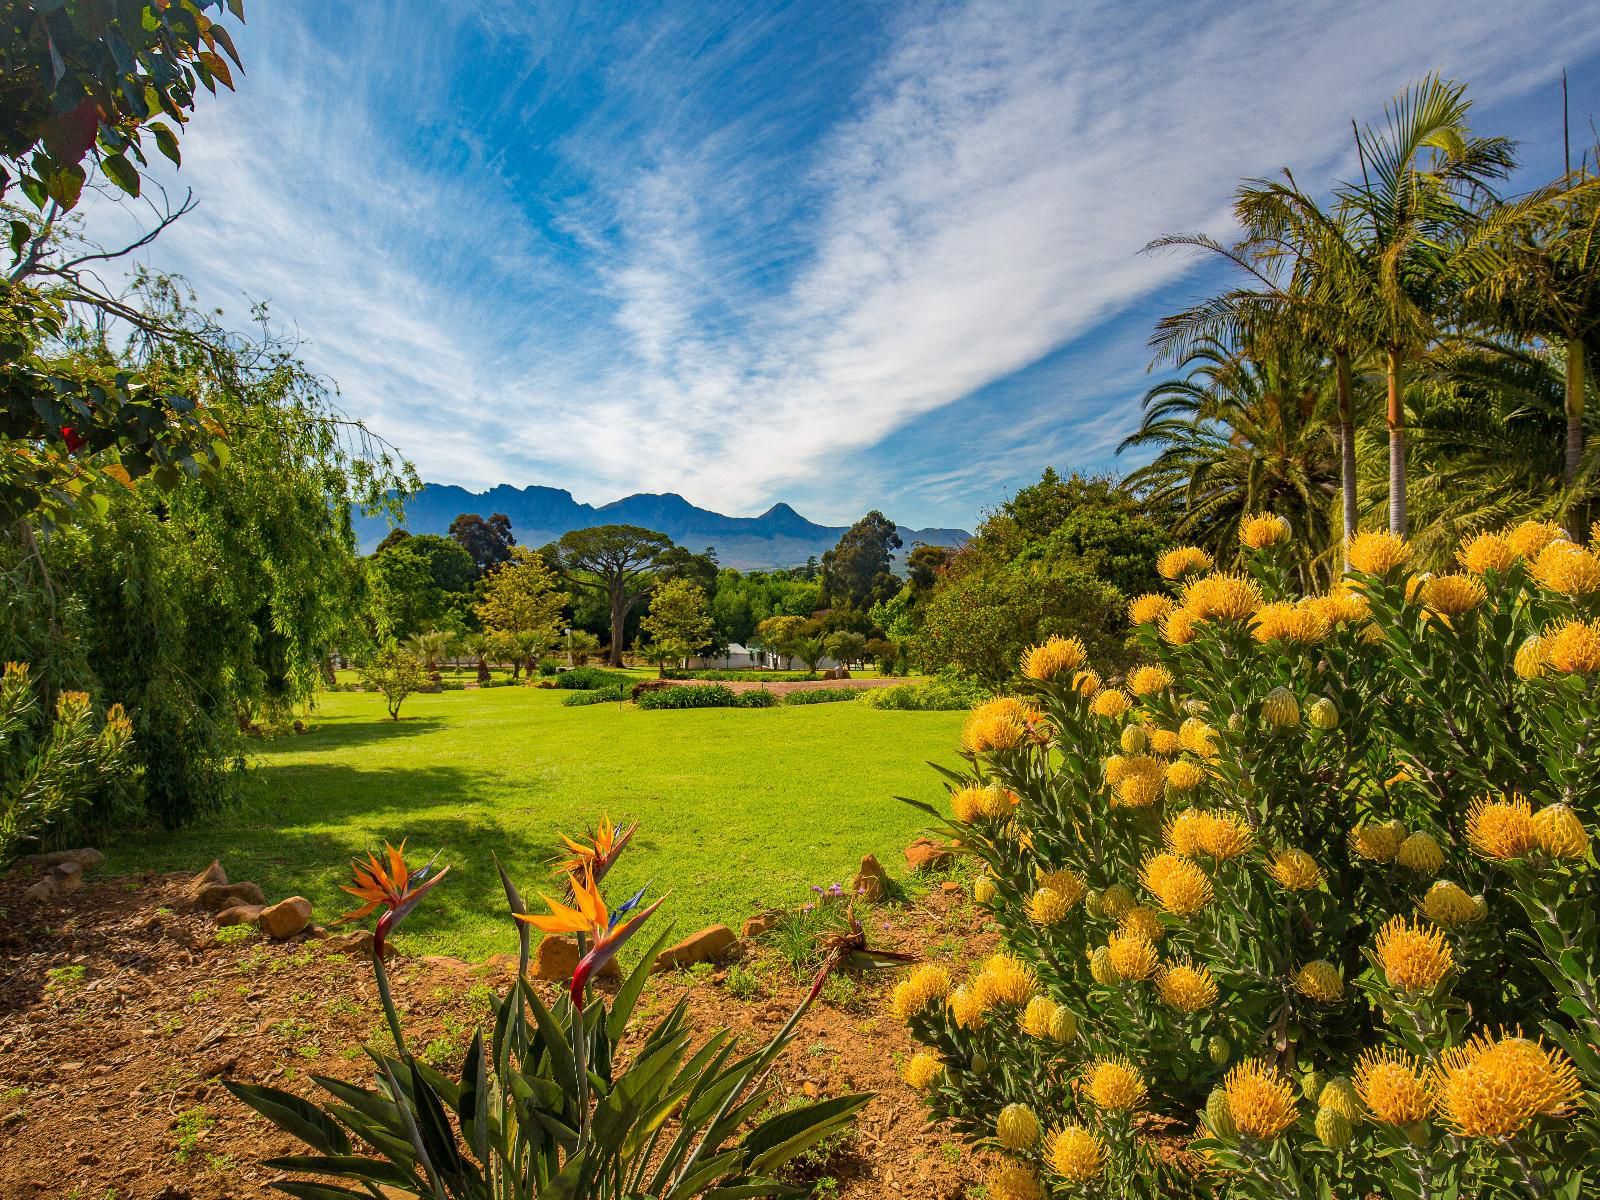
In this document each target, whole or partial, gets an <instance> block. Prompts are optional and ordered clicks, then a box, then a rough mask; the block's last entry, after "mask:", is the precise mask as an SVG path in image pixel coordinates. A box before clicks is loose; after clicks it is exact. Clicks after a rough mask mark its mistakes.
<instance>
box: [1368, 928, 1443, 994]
mask: <svg viewBox="0 0 1600 1200" xmlns="http://www.w3.org/2000/svg"><path fill="white" fill-rule="evenodd" d="M1373 949H1374V951H1375V952H1376V953H1377V957H1378V963H1379V965H1380V966H1381V967H1382V968H1383V973H1384V976H1385V977H1386V978H1387V979H1388V981H1389V986H1390V987H1393V988H1394V989H1395V990H1397V991H1401V992H1429V991H1432V990H1433V989H1434V988H1435V987H1437V986H1438V984H1439V981H1440V980H1442V979H1443V978H1444V977H1445V976H1446V975H1448V974H1450V972H1451V971H1452V970H1454V969H1455V965H1456V959H1455V952H1454V951H1453V950H1452V949H1451V948H1450V943H1449V942H1447V941H1446V940H1445V936H1444V934H1443V933H1441V932H1440V931H1439V930H1438V929H1436V928H1435V927H1433V926H1432V925H1426V924H1423V923H1422V922H1420V921H1419V922H1412V921H1408V920H1407V919H1406V918H1405V917H1393V918H1391V919H1390V920H1389V921H1388V922H1387V923H1386V924H1385V925H1384V926H1383V928H1382V929H1380V930H1378V937H1377V940H1376V941H1375V942H1374V943H1373Z"/></svg>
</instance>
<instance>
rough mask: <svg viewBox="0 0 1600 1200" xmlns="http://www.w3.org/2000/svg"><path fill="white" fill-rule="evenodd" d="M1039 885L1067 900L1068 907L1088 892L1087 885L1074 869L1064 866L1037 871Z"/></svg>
mask: <svg viewBox="0 0 1600 1200" xmlns="http://www.w3.org/2000/svg"><path fill="white" fill-rule="evenodd" d="M1039 886H1040V887H1042V888H1049V889H1050V890H1051V891H1053V892H1055V893H1056V894H1057V895H1059V896H1060V897H1061V898H1062V899H1064V900H1065V901H1066V902H1067V907H1068V908H1071V907H1072V906H1073V905H1074V904H1076V903H1078V901H1080V900H1082V899H1083V898H1084V897H1085V896H1087V895H1088V894H1089V885H1088V884H1086V883H1084V882H1083V880H1082V879H1081V878H1080V877H1079V875H1078V873H1077V872H1076V871H1073V870H1070V869H1068V868H1066V867H1062V868H1060V869H1059V870H1054V871H1041V872H1039Z"/></svg>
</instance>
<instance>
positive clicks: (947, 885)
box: [939, 879, 961, 896]
mask: <svg viewBox="0 0 1600 1200" xmlns="http://www.w3.org/2000/svg"><path fill="white" fill-rule="evenodd" d="M939 890H940V891H941V892H943V893H944V894H945V895H946V896H959V895H960V894H961V885H960V884H959V883H956V882H955V881H954V880H952V879H947V880H945V881H944V882H943V883H941V884H940V885H939Z"/></svg>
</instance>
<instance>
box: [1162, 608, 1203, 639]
mask: <svg viewBox="0 0 1600 1200" xmlns="http://www.w3.org/2000/svg"><path fill="white" fill-rule="evenodd" d="M1199 623H1200V618H1199V617H1197V616H1195V615H1194V614H1193V613H1192V612H1190V611H1189V610H1188V609H1186V608H1175V609H1173V610H1172V611H1171V612H1169V613H1167V614H1166V616H1164V617H1162V618H1161V640H1162V641H1164V642H1166V643H1167V645H1169V646H1187V645H1188V644H1189V643H1190V642H1192V641H1194V637H1195V626H1196V625H1198V624H1199Z"/></svg>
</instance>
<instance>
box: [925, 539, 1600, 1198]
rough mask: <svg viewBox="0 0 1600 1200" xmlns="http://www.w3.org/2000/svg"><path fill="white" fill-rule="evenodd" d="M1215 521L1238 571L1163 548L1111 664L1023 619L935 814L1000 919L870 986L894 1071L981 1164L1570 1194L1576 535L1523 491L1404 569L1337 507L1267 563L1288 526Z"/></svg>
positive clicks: (1592, 961)
mask: <svg viewBox="0 0 1600 1200" xmlns="http://www.w3.org/2000/svg"><path fill="white" fill-rule="evenodd" d="M1241 541H1242V545H1243V547H1244V551H1245V556H1244V558H1245V563H1246V565H1247V568H1248V574H1225V573H1220V572H1215V571H1213V570H1212V564H1211V559H1210V556H1209V555H1208V554H1206V553H1205V552H1204V551H1202V550H1199V549H1197V548H1184V549H1179V550H1175V551H1172V552H1170V553H1169V554H1167V555H1166V556H1164V558H1163V560H1162V564H1161V565H1162V573H1163V575H1165V576H1166V577H1167V578H1169V579H1170V580H1172V581H1173V583H1172V587H1173V590H1174V592H1175V593H1176V597H1175V598H1169V597H1168V596H1166V595H1162V594H1159V593H1156V594H1150V595H1145V596H1141V597H1138V598H1137V599H1135V600H1134V601H1133V603H1132V605H1131V618H1132V620H1133V621H1134V622H1135V623H1136V624H1137V634H1136V637H1135V643H1136V647H1137V651H1138V655H1139V658H1140V659H1141V661H1140V663H1139V664H1138V665H1137V666H1134V667H1132V668H1131V669H1130V670H1128V671H1127V672H1126V673H1125V674H1124V675H1123V676H1122V677H1121V678H1120V679H1112V678H1102V677H1101V676H1100V675H1098V674H1096V672H1095V669H1094V667H1095V666H1096V665H1097V664H1096V663H1095V662H1094V660H1093V659H1092V657H1091V655H1089V653H1088V652H1087V651H1086V649H1085V647H1084V646H1083V644H1082V643H1080V642H1078V641H1076V640H1067V639H1061V638H1052V639H1049V640H1047V641H1045V642H1043V643H1042V644H1040V645H1039V646H1037V647H1035V648H1033V649H1031V650H1030V651H1029V652H1028V653H1027V655H1026V656H1025V658H1024V662H1023V665H1024V671H1023V673H1024V675H1025V676H1026V679H1027V682H1028V688H1027V691H1028V695H1027V696H1026V698H1023V699H1017V698H1011V697H1007V698H1002V699H999V700H994V701H991V702H988V703H986V704H984V705H981V706H979V707H978V708H977V709H975V710H974V712H973V714H972V716H971V718H970V719H969V721H968V724H967V726H966V728H965V730H964V733H963V746H964V750H965V754H966V757H967V759H968V763H969V767H968V769H967V770H966V771H964V772H955V773H952V785H953V786H952V791H951V794H950V797H949V803H950V811H951V814H952V820H951V824H950V825H949V826H948V827H947V832H949V833H950V834H952V835H954V836H956V837H958V838H959V839H960V840H961V842H962V843H963V844H964V845H965V846H966V848H967V849H968V851H969V852H971V853H972V854H974V855H975V856H977V857H978V858H979V859H980V860H981V861H982V862H983V864H984V866H985V868H986V869H985V873H984V875H983V877H982V878H981V879H980V880H979V882H978V884H977V885H976V887H975V889H974V894H975V897H976V898H977V900H978V901H979V902H980V903H981V904H982V905H983V906H984V907H985V908H987V909H988V910H989V911H990V912H992V913H993V915H994V917H995V919H996V920H997V921H998V922H999V924H1000V926H1001V929H1002V930H1003V940H1004V948H1003V950H1002V951H1001V952H1000V953H998V954H996V955H995V956H994V957H993V958H991V959H990V960H988V961H987V962H986V963H984V964H982V965H981V966H980V967H979V968H978V970H977V971H976V972H975V973H974V975H973V976H972V978H970V979H968V980H966V981H965V982H963V983H961V984H959V985H956V984H955V981H953V980H952V979H951V978H950V976H949V975H948V973H947V972H945V971H944V970H943V968H940V967H928V968H924V969H923V970H922V971H921V972H919V973H918V974H917V975H915V976H913V977H912V979H910V980H909V981H907V982H905V983H904V984H902V985H901V986H900V988H899V989H898V990H897V992H896V994H895V1008H896V1010H897V1012H898V1013H899V1014H900V1015H901V1016H902V1017H904V1018H906V1019H907V1020H909V1022H910V1025H911V1029H912V1031H913V1033H914V1034H915V1035H916V1036H917V1037H918V1038H919V1039H920V1040H922V1041H923V1042H925V1043H926V1044H927V1045H928V1047H929V1053H928V1054H925V1055H920V1056H918V1058H917V1059H916V1060H914V1061H913V1063H912V1064H911V1065H910V1067H909V1068H908V1076H907V1077H908V1079H910V1080H911V1081H912V1082H913V1084H914V1085H916V1086H918V1087H921V1088H925V1089H927V1090H928V1099H929V1103H930V1105H931V1106H932V1108H933V1110H934V1112H935V1113H936V1114H938V1115H941V1116H949V1117H951V1118H952V1119H954V1120H955V1121H956V1122H957V1123H958V1124H959V1125H961V1126H962V1127H964V1128H966V1129H968V1130H970V1131H972V1132H973V1133H976V1134H979V1135H981V1136H988V1137H994V1138H997V1139H998V1141H999V1142H1000V1144H1001V1145H1003V1146H1004V1147H1006V1148H1007V1149H1008V1150H1009V1151H1010V1152H1011V1153H1012V1155H1013V1157H1012V1159H1011V1162H1010V1164H1009V1165H1007V1166H1004V1167H1002V1168H1000V1169H999V1170H998V1171H997V1173H996V1175H995V1177H994V1178H993V1179H991V1181H990V1188H989V1194H990V1195H991V1196H992V1197H1004V1198H1008V1200H1009V1198H1020V1197H1037V1196H1040V1195H1042V1194H1043V1188H1044V1186H1045V1184H1044V1183H1043V1182H1042V1180H1043V1179H1045V1178H1048V1180H1049V1181H1050V1186H1051V1187H1059V1188H1060V1189H1062V1190H1068V1191H1070V1190H1073V1189H1082V1190H1097V1189H1103V1190H1106V1191H1107V1192H1109V1194H1116V1195H1126V1194H1137V1195H1150V1196H1156V1195H1171V1194H1179V1193H1180V1192H1181V1190H1182V1189H1185V1188H1188V1187H1191V1186H1196V1185H1198V1186H1201V1187H1203V1188H1204V1189H1206V1190H1208V1191H1221V1192H1223V1193H1224V1194H1227V1195H1232V1196H1250V1197H1269V1196H1270V1197H1300V1196H1304V1197H1308V1198H1309V1197H1322V1196H1327V1195H1330V1194H1335V1195H1342V1194H1349V1195H1366V1194H1373V1193H1375V1194H1380V1195H1385V1196H1394V1197H1423V1196H1444V1195H1480V1194H1482V1195H1487V1194H1493V1195H1509V1194H1528V1195H1536V1196H1542V1195H1551V1194H1560V1195H1563V1196H1575V1195H1577V1194H1578V1190H1579V1189H1581V1186H1582V1178H1583V1176H1582V1172H1581V1169H1582V1167H1583V1166H1584V1165H1585V1164H1586V1163H1592V1162H1593V1161H1594V1159H1595V1156H1596V1155H1597V1154H1600V1125H1597V1124H1596V1121H1595V1116H1596V1113H1597V1109H1596V1107H1595V1096H1596V1092H1597V1090H1600V1057H1597V1055H1596V1053H1595V1049H1594V1046H1595V1044H1596V1041H1597V1038H1600V1006H1597V1004H1596V1000H1595V997H1596V996H1597V995H1600V991H1597V981H1600V958H1597V955H1600V926H1597V923H1596V922H1597V914H1596V911H1595V904H1596V886H1597V882H1600V876H1597V874H1596V869H1595V859H1594V855H1593V851H1592V849H1591V843H1590V836H1589V833H1588V829H1589V828H1591V827H1592V826H1593V824H1594V822H1595V820H1596V818H1597V816H1600V780H1597V777H1596V775H1595V773H1594V771H1593V769H1592V760H1593V744H1592V743H1593V738H1594V731H1595V730H1596V728H1600V696H1597V694H1596V691H1595V686H1594V683H1595V680H1596V678H1597V677H1600V622H1597V621H1596V616H1597V612H1600V610H1597V609H1596V605H1597V603H1600V555H1596V554H1595V553H1594V552H1593V551H1592V550H1585V549H1582V548H1580V547H1578V546H1576V545H1574V544H1572V543H1571V542H1569V541H1568V540H1566V539H1565V537H1564V536H1563V535H1562V534H1561V530H1560V528H1559V527H1558V526H1554V525H1548V524H1537V523H1531V524H1525V525H1522V526H1518V527H1515V528H1512V529H1509V530H1507V531H1505V532H1504V533H1485V534H1480V535H1477V536H1475V537H1473V538H1472V539H1470V540H1468V541H1467V542H1465V543H1464V544H1463V545H1462V546H1461V547H1460V548H1459V564H1460V566H1459V569H1458V570H1457V571H1456V572H1453V573H1448V574H1439V575H1427V574H1413V573H1412V569H1411V563H1412V551H1411V547H1410V546H1409V545H1408V544H1407V543H1406V542H1405V541H1404V540H1403V539H1400V538H1396V537H1393V536H1392V535H1389V534H1387V533H1383V534H1365V535H1362V536H1361V537H1359V538H1357V539H1356V540H1355V541H1354V542H1353V543H1352V544H1351V546H1350V548H1349V557H1350V561H1351V573H1350V574H1349V576H1348V577H1347V578H1346V579H1345V580H1343V581H1342V582H1341V583H1340V584H1339V585H1338V586H1337V587H1336V588H1335V589H1334V590H1333V591H1331V592H1328V593H1324V594H1320V595H1311V596H1306V597H1302V598H1297V597H1296V591H1295V588H1294V585H1293V583H1292V580H1293V579H1294V576H1295V573H1296V571H1295V567H1296V555H1295V553H1294V550H1293V540H1292V538H1291V537H1290V530H1289V526H1288V524H1287V523H1286V522H1284V521H1283V520H1281V519H1280V518H1278V517H1275V516H1257V517H1255V518H1254V519H1252V520H1249V521H1247V522H1245V524H1244V527H1243V530H1242V532H1241ZM929 811H930V812H931V811H933V810H931V809H930V810H929ZM1146 1114H1149V1115H1150V1116H1148V1117H1147V1116H1146ZM1160 1117H1166V1118H1175V1119H1176V1120H1177V1121H1178V1122H1184V1123H1187V1122H1189V1121H1192V1120H1197V1121H1198V1122H1199V1133H1198V1135H1197V1140H1195V1141H1194V1142H1193V1149H1195V1150H1196V1151H1200V1152H1202V1154H1201V1156H1199V1157H1194V1158H1191V1159H1190V1160H1189V1161H1187V1162H1185V1163H1183V1164H1181V1166H1179V1165H1175V1164H1176V1160H1175V1159H1174V1158H1173V1156H1172V1155H1170V1154H1167V1155H1163V1154H1162V1153H1160V1152H1159V1151H1158V1149H1157V1147H1156V1146H1155V1145H1154V1144H1152V1143H1151V1142H1150V1141H1149V1140H1148V1139H1149V1137H1150V1135H1151V1134H1152V1133H1153V1132H1154V1131H1156V1130H1157V1129H1159V1128H1161V1121H1160V1120H1159V1118H1160ZM1151 1118H1157V1119H1151ZM1213 1167H1215V1168H1221V1170H1220V1171H1218V1173H1216V1174H1215V1175H1210V1176H1208V1177H1207V1178H1205V1179H1203V1180H1200V1179H1197V1178H1196V1176H1197V1175H1204V1174H1206V1173H1207V1172H1208V1171H1209V1170H1210V1169H1211V1168H1213Z"/></svg>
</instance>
